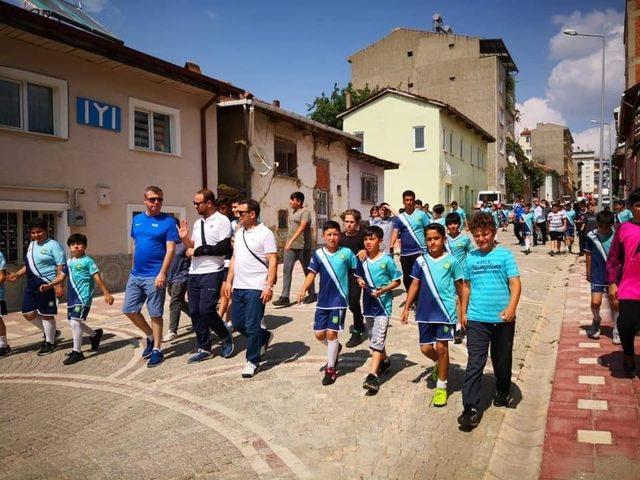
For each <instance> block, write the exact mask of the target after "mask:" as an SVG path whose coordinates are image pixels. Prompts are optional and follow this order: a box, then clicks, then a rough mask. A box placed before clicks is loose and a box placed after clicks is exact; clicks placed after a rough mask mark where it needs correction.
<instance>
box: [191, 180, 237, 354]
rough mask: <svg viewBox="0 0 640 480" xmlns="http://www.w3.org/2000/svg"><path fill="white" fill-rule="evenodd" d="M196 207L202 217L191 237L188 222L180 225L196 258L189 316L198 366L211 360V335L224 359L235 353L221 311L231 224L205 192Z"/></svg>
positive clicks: (192, 262) (209, 192)
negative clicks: (220, 345) (220, 344)
mask: <svg viewBox="0 0 640 480" xmlns="http://www.w3.org/2000/svg"><path fill="white" fill-rule="evenodd" d="M193 206H194V207H195V208H196V211H197V212H198V214H199V215H200V216H201V218H199V219H198V220H196V221H195V223H194V224H193V230H192V232H191V235H189V226H188V225H187V222H186V221H184V220H183V221H182V222H180V239H181V240H182V242H183V243H184V245H185V246H186V247H187V255H189V256H192V259H191V266H190V267H189V280H188V286H187V291H188V293H189V314H190V315H191V320H192V322H193V329H194V331H195V334H196V342H197V346H198V350H197V351H196V353H195V354H194V355H193V356H192V357H191V358H189V363H196V362H201V361H203V360H206V359H207V358H209V357H211V331H212V330H213V332H214V333H215V334H216V335H217V336H218V337H220V339H221V340H222V352H221V354H222V356H223V357H225V358H228V357H230V356H231V354H232V353H233V339H232V337H231V334H230V333H229V331H228V330H227V328H226V327H225V325H224V322H223V321H222V319H221V318H220V315H219V314H218V311H217V304H218V300H219V299H220V291H221V290H222V280H223V275H224V257H225V255H227V254H228V253H230V252H231V222H230V221H229V219H228V218H227V217H226V216H225V215H223V214H222V213H220V212H219V211H218V209H217V207H216V196H215V195H214V193H213V192H212V191H211V190H209V189H207V188H205V189H202V190H200V191H198V192H197V193H196V194H195V196H194V197H193Z"/></svg>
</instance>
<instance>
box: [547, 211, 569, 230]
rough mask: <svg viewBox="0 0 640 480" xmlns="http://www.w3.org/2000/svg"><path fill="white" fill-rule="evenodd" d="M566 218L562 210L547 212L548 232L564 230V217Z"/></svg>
mask: <svg viewBox="0 0 640 480" xmlns="http://www.w3.org/2000/svg"><path fill="white" fill-rule="evenodd" d="M565 218H567V216H566V215H565V213H564V211H559V212H558V213H553V212H549V215H547V220H548V221H549V231H550V232H564V219H565Z"/></svg>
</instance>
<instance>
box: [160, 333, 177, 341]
mask: <svg viewBox="0 0 640 480" xmlns="http://www.w3.org/2000/svg"><path fill="white" fill-rule="evenodd" d="M177 336H178V334H177V333H176V332H172V331H171V330H169V331H168V332H167V334H166V335H165V336H164V337H162V341H163V342H170V341H171V340H173V339H174V338H176V337H177Z"/></svg>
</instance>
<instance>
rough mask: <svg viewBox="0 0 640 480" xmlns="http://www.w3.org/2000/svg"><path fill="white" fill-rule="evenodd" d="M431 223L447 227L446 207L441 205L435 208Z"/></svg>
mask: <svg viewBox="0 0 640 480" xmlns="http://www.w3.org/2000/svg"><path fill="white" fill-rule="evenodd" d="M431 223H437V224H438V225H442V226H443V227H444V226H445V216H444V205H442V204H441V203H439V204H437V205H434V206H433V218H431Z"/></svg>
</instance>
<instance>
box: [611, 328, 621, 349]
mask: <svg viewBox="0 0 640 480" xmlns="http://www.w3.org/2000/svg"><path fill="white" fill-rule="evenodd" d="M611 343H613V344H614V345H620V344H621V343H622V342H621V341H620V334H619V333H618V329H617V328H614V329H613V334H612V335H611Z"/></svg>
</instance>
